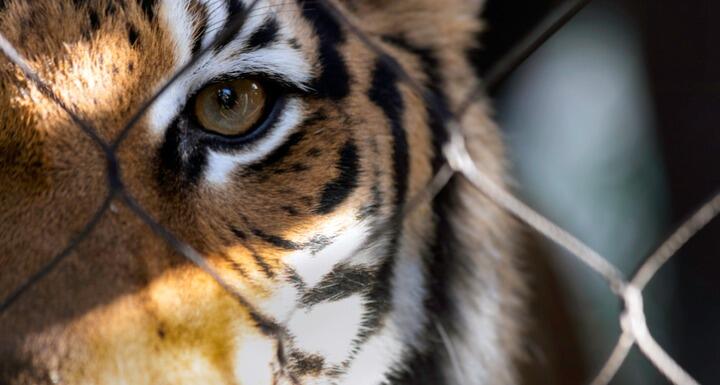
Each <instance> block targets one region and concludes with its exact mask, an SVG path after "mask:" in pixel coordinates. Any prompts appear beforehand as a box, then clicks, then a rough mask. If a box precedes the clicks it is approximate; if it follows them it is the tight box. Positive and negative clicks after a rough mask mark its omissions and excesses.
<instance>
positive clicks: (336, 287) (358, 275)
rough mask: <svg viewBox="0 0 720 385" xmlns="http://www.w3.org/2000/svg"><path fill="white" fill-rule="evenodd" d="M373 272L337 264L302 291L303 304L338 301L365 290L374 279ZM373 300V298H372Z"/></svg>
mask: <svg viewBox="0 0 720 385" xmlns="http://www.w3.org/2000/svg"><path fill="white" fill-rule="evenodd" d="M375 275H376V274H375V272H373V271H371V270H368V269H365V268H358V267H348V266H338V267H336V268H334V269H333V270H332V271H331V272H330V273H328V274H327V276H325V277H324V278H323V280H322V281H320V283H318V284H317V285H315V287H314V288H312V289H311V290H308V291H307V292H305V293H303V295H302V299H301V302H302V304H303V306H312V305H315V304H318V303H320V302H325V301H338V300H341V299H344V298H347V297H349V296H351V295H353V294H355V293H358V292H361V291H367V290H369V288H371V287H372V283H373V281H374V280H375ZM373 301H374V299H373Z"/></svg>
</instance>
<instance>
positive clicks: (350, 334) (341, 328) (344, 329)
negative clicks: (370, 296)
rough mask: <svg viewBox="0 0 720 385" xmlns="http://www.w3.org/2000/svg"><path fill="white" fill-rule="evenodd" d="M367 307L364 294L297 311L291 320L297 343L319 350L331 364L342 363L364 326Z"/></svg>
mask: <svg viewBox="0 0 720 385" xmlns="http://www.w3.org/2000/svg"><path fill="white" fill-rule="evenodd" d="M364 311H365V307H364V304H363V299H362V297H361V296H360V295H353V296H351V297H348V298H345V299H342V300H339V301H335V302H325V303H320V304H317V305H315V306H313V307H312V308H310V309H307V310H301V311H298V312H296V313H295V314H294V315H293V317H292V318H291V319H290V322H288V325H287V327H288V330H289V331H290V334H291V335H292V336H293V338H294V342H295V344H294V345H295V347H297V348H299V349H300V350H301V351H303V352H308V353H312V354H319V355H321V356H322V357H324V358H325V361H326V363H327V364H331V365H333V364H334V365H338V364H340V363H342V362H343V361H344V360H346V359H347V358H348V357H349V356H350V350H351V349H350V348H351V347H352V342H353V340H354V339H355V338H356V337H357V335H358V333H359V332H360V330H361V326H362V321H363V313H364Z"/></svg>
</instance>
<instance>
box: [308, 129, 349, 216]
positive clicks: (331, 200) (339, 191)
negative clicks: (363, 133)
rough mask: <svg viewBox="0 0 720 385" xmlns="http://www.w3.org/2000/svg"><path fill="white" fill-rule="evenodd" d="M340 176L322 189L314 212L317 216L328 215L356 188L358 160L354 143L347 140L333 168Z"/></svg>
mask: <svg viewBox="0 0 720 385" xmlns="http://www.w3.org/2000/svg"><path fill="white" fill-rule="evenodd" d="M335 168H336V169H338V170H339V171H340V175H338V177H337V178H335V179H333V180H332V181H330V182H328V183H327V184H325V186H324V187H323V192H322V196H321V197H320V203H319V205H318V207H317V209H316V210H315V212H316V213H318V214H328V213H330V212H332V211H333V210H334V209H335V208H336V207H337V206H338V205H340V204H341V203H342V202H344V201H345V199H347V198H348V197H349V196H350V194H352V192H353V191H354V190H355V189H356V188H357V186H358V175H359V173H360V159H359V158H358V149H357V146H356V145H355V142H353V141H352V140H349V141H348V142H347V143H345V145H344V146H343V147H342V149H341V150H340V159H339V160H338V162H337V165H336V166H335Z"/></svg>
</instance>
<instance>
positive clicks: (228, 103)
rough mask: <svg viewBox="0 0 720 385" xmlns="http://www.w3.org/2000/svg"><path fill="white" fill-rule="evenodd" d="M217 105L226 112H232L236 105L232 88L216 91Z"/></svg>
mask: <svg viewBox="0 0 720 385" xmlns="http://www.w3.org/2000/svg"><path fill="white" fill-rule="evenodd" d="M218 103H220V105H221V106H222V107H223V108H225V109H228V110H232V109H233V107H235V104H236V103H237V95H236V94H235V91H234V90H233V89H232V88H229V87H225V88H221V89H219V90H218Z"/></svg>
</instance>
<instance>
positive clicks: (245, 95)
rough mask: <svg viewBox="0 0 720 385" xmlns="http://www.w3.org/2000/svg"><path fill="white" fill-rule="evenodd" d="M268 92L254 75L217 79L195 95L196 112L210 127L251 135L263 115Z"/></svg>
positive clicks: (201, 121)
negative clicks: (224, 80) (225, 79)
mask: <svg viewBox="0 0 720 385" xmlns="http://www.w3.org/2000/svg"><path fill="white" fill-rule="evenodd" d="M266 103H267V94H266V92H265V89H264V88H263V86H262V84H260V83H259V82H257V81H254V80H250V79H235V80H230V81H226V82H219V83H213V84H210V85H208V86H206V87H205V88H204V89H202V90H201V91H200V93H199V94H198V95H197V97H196V99H195V116H196V117H197V119H198V121H199V122H200V124H201V125H202V126H203V128H205V129H206V130H208V131H211V132H214V133H217V134H220V135H226V136H243V135H248V134H250V133H251V132H252V130H253V129H254V128H255V127H256V126H257V124H258V123H259V122H260V119H261V118H262V117H263V113H264V110H265V105H266Z"/></svg>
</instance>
